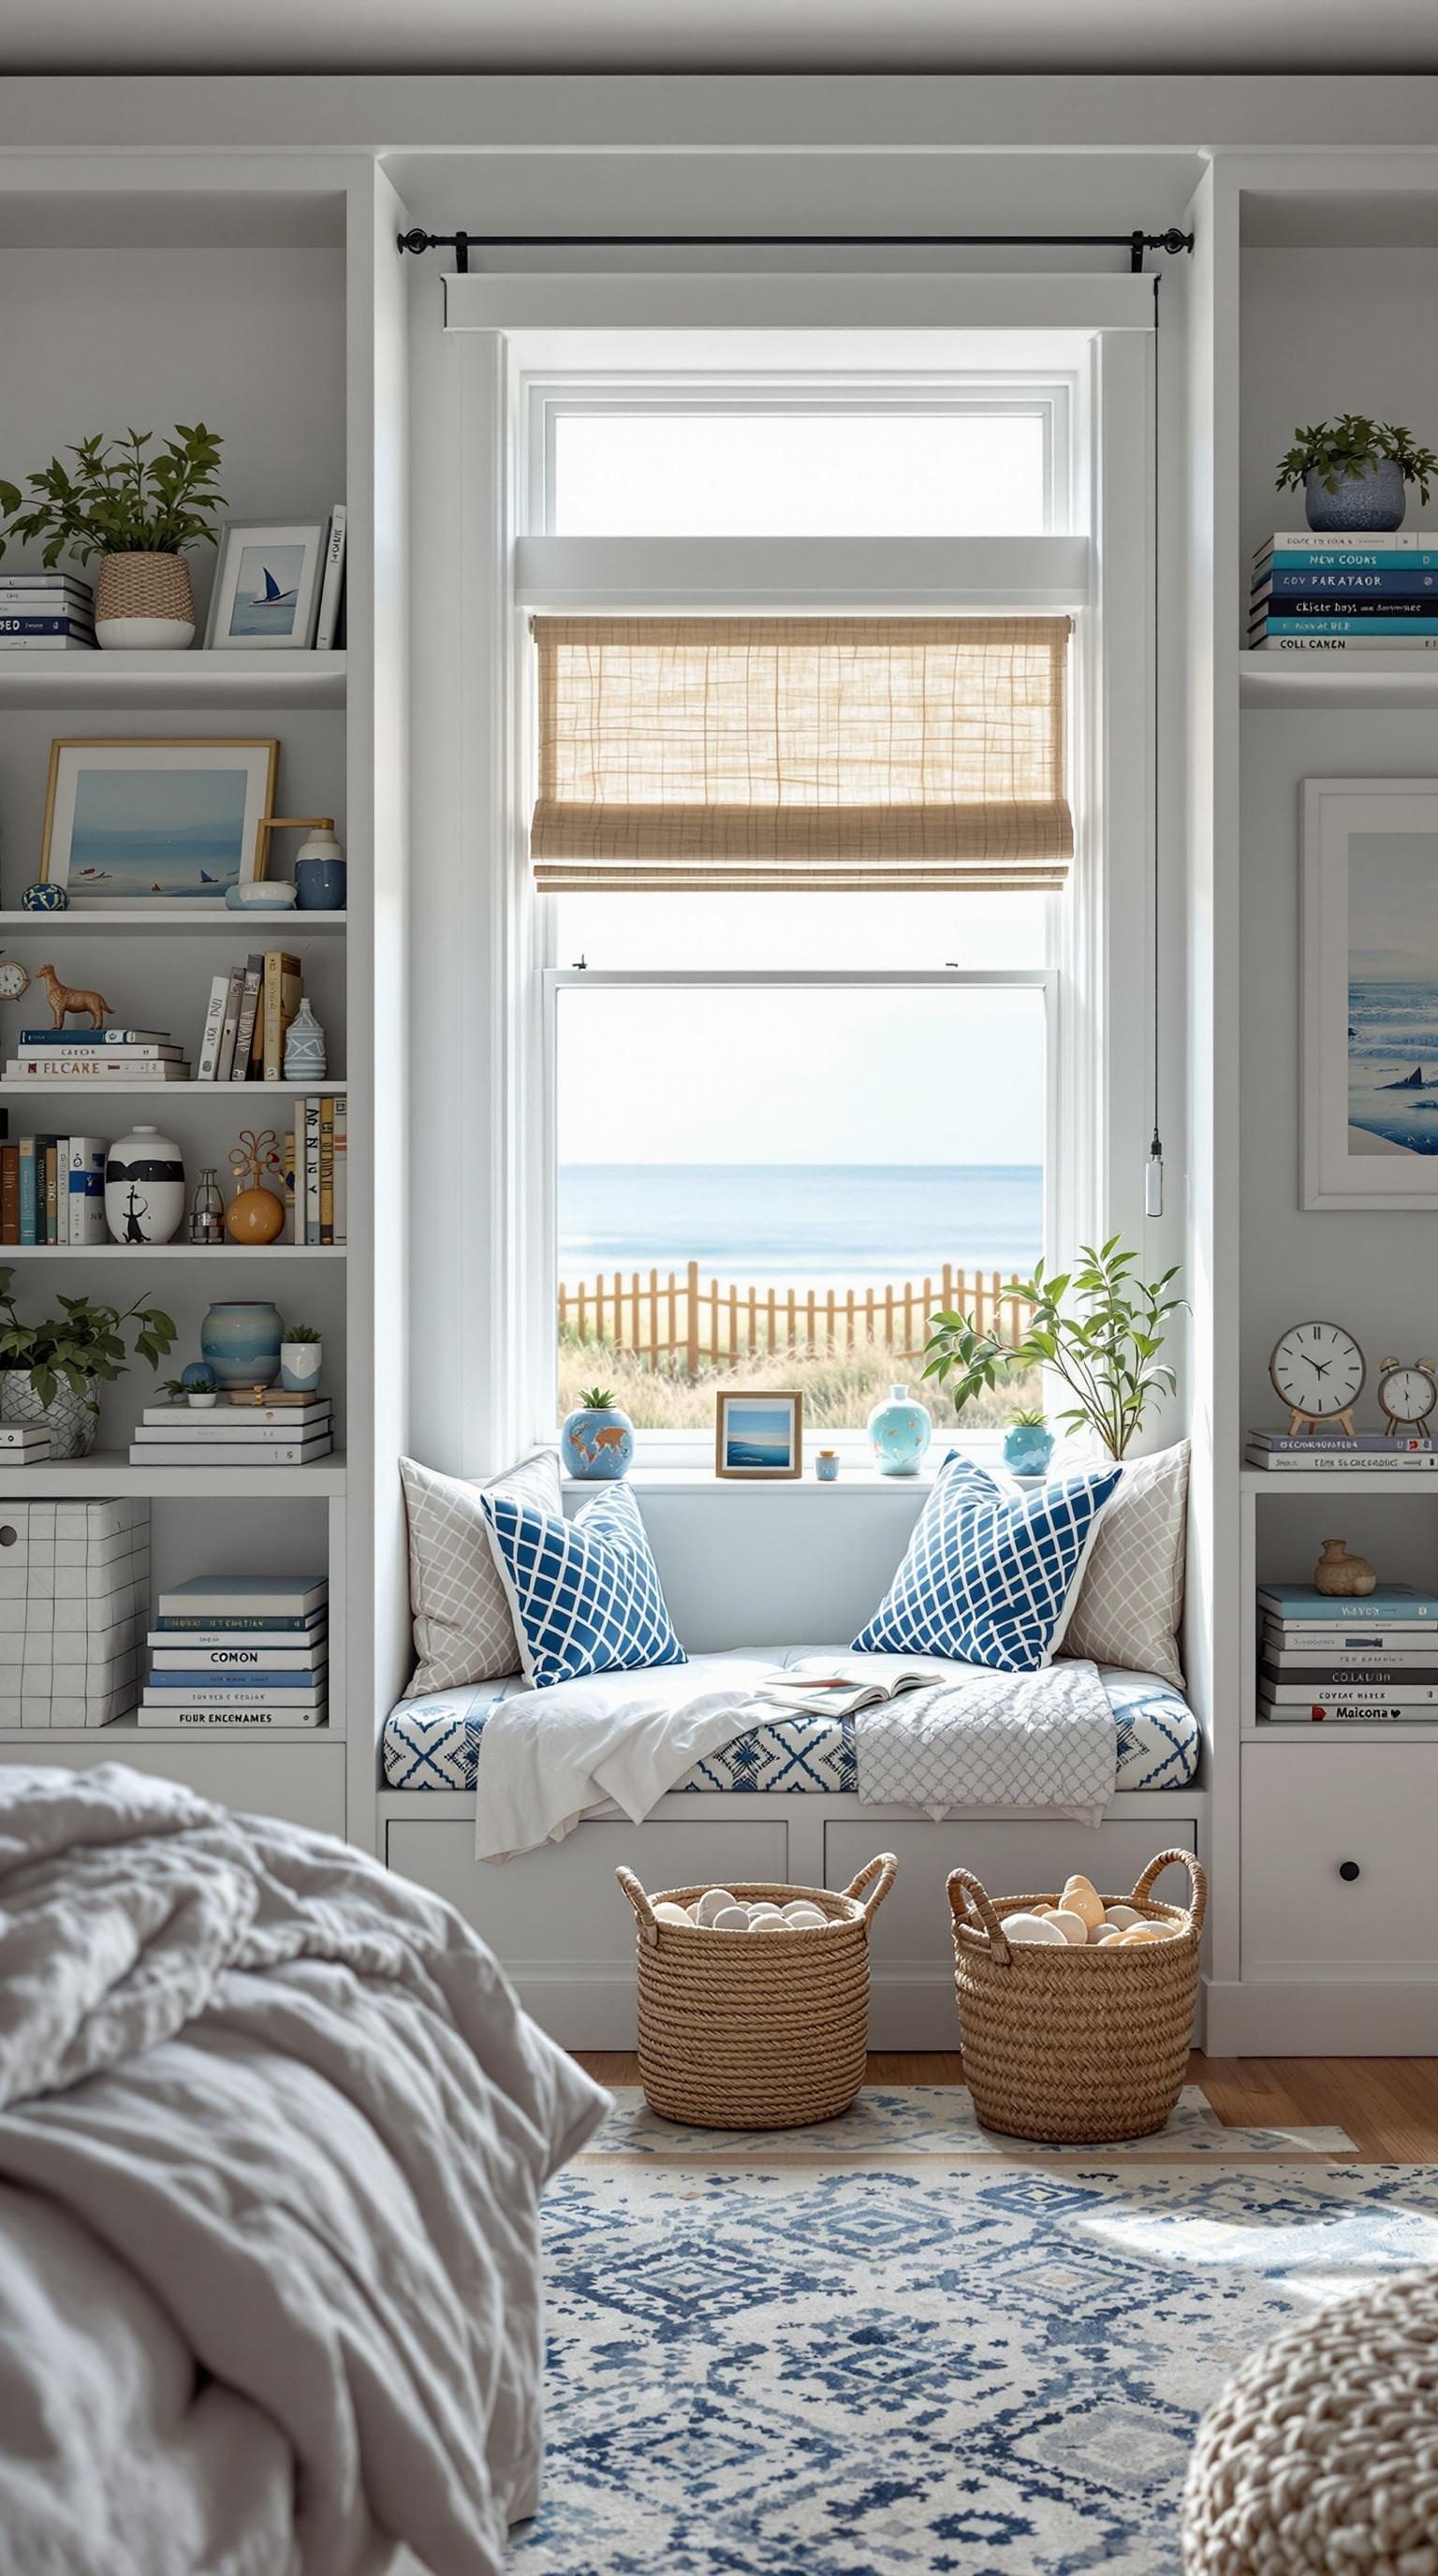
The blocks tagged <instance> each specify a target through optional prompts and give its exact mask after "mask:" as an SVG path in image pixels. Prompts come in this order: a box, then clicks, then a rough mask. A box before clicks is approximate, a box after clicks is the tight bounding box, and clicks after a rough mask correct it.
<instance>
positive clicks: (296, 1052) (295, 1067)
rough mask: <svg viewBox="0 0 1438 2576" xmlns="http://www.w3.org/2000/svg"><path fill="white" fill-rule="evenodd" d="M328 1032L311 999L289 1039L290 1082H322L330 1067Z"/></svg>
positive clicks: (287, 1070)
mask: <svg viewBox="0 0 1438 2576" xmlns="http://www.w3.org/2000/svg"><path fill="white" fill-rule="evenodd" d="M327 1062H328V1059H327V1057H326V1054H325V1033H324V1030H323V1029H322V1028H321V1027H320V1024H319V1021H318V1020H317V1019H316V1018H315V1015H314V1013H313V1011H312V1010H311V1009H310V1006H309V999H308V996H307V997H306V998H305V1000H304V1001H303V1002H301V1004H300V1007H299V1009H298V1010H297V1011H296V1013H295V1016H294V1018H293V1019H292V1020H291V1022H290V1026H289V1034H288V1036H287V1037H286V1039H285V1080H286V1082H318V1081H319V1080H320V1079H321V1078H322V1076H323V1074H324V1072H325V1070H326V1066H327Z"/></svg>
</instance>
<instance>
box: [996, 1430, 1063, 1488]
mask: <svg viewBox="0 0 1438 2576" xmlns="http://www.w3.org/2000/svg"><path fill="white" fill-rule="evenodd" d="M1053 1454H1054V1435H1053V1433H1052V1432H1051V1431H1050V1429H1049V1427H1048V1424H1047V1423H1046V1422H1012V1423H1010V1425H1009V1428H1008V1430H1007V1431H1006V1432H1005V1433H1004V1465H1005V1466H1006V1467H1007V1468H1008V1470H1009V1473H1010V1475H1013V1476H1046V1475H1047V1474H1048V1471H1049V1460H1050V1458H1051V1457H1052V1456H1053Z"/></svg>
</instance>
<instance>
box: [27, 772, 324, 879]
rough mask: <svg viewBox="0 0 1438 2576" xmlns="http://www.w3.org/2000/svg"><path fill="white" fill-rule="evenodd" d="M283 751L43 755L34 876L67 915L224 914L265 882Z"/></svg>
mask: <svg viewBox="0 0 1438 2576" xmlns="http://www.w3.org/2000/svg"><path fill="white" fill-rule="evenodd" d="M279 749H280V747H279V744H278V742H276V741H273V740H269V739H265V740H257V741H240V742H229V741H225V742H198V741H185V742H172V741H168V740H162V741H153V742H143V741H142V742H136V741H133V740H126V741H122V742H109V741H91V740H77V741H69V742H52V743H51V745H50V784H49V789H48V792H47V794H46V799H45V839H44V847H43V849H42V851H41V855H40V875H41V877H42V879H43V880H44V881H46V882H47V883H48V884H50V885H62V886H63V887H64V888H65V890H66V893H67V894H68V895H69V898H70V901H71V904H72V905H82V904H96V905H100V904H105V905H110V906H122V907H124V908H125V909H127V910H131V911H134V910H138V909H140V908H141V907H143V906H144V905H146V904H161V903H170V904H173V903H211V904H223V902H224V899H225V894H226V891H227V889H228V888H229V887H230V886H232V885H250V884H252V883H253V882H254V880H255V879H256V877H259V876H262V875H263V874H264V858H263V851H262V840H263V841H266V842H267V840H268V834H265V835H263V836H262V835H261V832H260V822H261V819H262V817H263V816H264V815H266V814H268V813H270V812H271V811H272V810H273V806H274V786H275V768H276V764H277V762H278V759H279Z"/></svg>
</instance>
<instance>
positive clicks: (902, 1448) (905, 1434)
mask: <svg viewBox="0 0 1438 2576" xmlns="http://www.w3.org/2000/svg"><path fill="white" fill-rule="evenodd" d="M933 1436H934V1425H933V1419H932V1416H931V1415H930V1412H929V1408H928V1406H927V1405H926V1404H920V1402H919V1400H918V1397H917V1396H914V1395H910V1393H909V1390H908V1388H907V1387H906V1386H891V1387H890V1389H889V1392H888V1395H887V1397H886V1399H885V1401H884V1402H883V1403H882V1404H876V1405H875V1407H874V1410H873V1412H872V1413H871V1414H870V1416H869V1446H870V1448H871V1449H872V1450H873V1453H874V1463H875V1465H876V1466H877V1468H878V1470H879V1473H880V1475H881V1476H915V1475H917V1474H918V1471H919V1464H920V1461H921V1459H922V1458H923V1455H924V1452H925V1450H926V1449H927V1448H928V1445H929V1442H930V1441H931V1439H932V1438H933Z"/></svg>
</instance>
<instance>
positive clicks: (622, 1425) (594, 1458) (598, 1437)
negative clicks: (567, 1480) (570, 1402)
mask: <svg viewBox="0 0 1438 2576" xmlns="http://www.w3.org/2000/svg"><path fill="white" fill-rule="evenodd" d="M559 1463H560V1465H561V1466H562V1467H563V1469H564V1471H565V1474H566V1475H569V1476H578V1477H581V1478H582V1479H583V1480H584V1481H585V1482H586V1483H589V1482H591V1481H598V1480H599V1479H600V1478H605V1479H608V1480H611V1481H612V1480H613V1479H615V1478H617V1477H619V1476H627V1475H628V1473H629V1470H630V1468H631V1467H632V1466H633V1464H634V1425H633V1423H632V1422H631V1421H630V1419H629V1416H628V1414H627V1413H621V1411H620V1409H619V1407H618V1405H617V1404H603V1405H601V1404H581V1405H580V1406H579V1408H578V1410H577V1411H576V1412H574V1413H571V1414H568V1415H566V1417H565V1422H564V1428H563V1430H562V1431H561V1432H560V1435H559Z"/></svg>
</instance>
